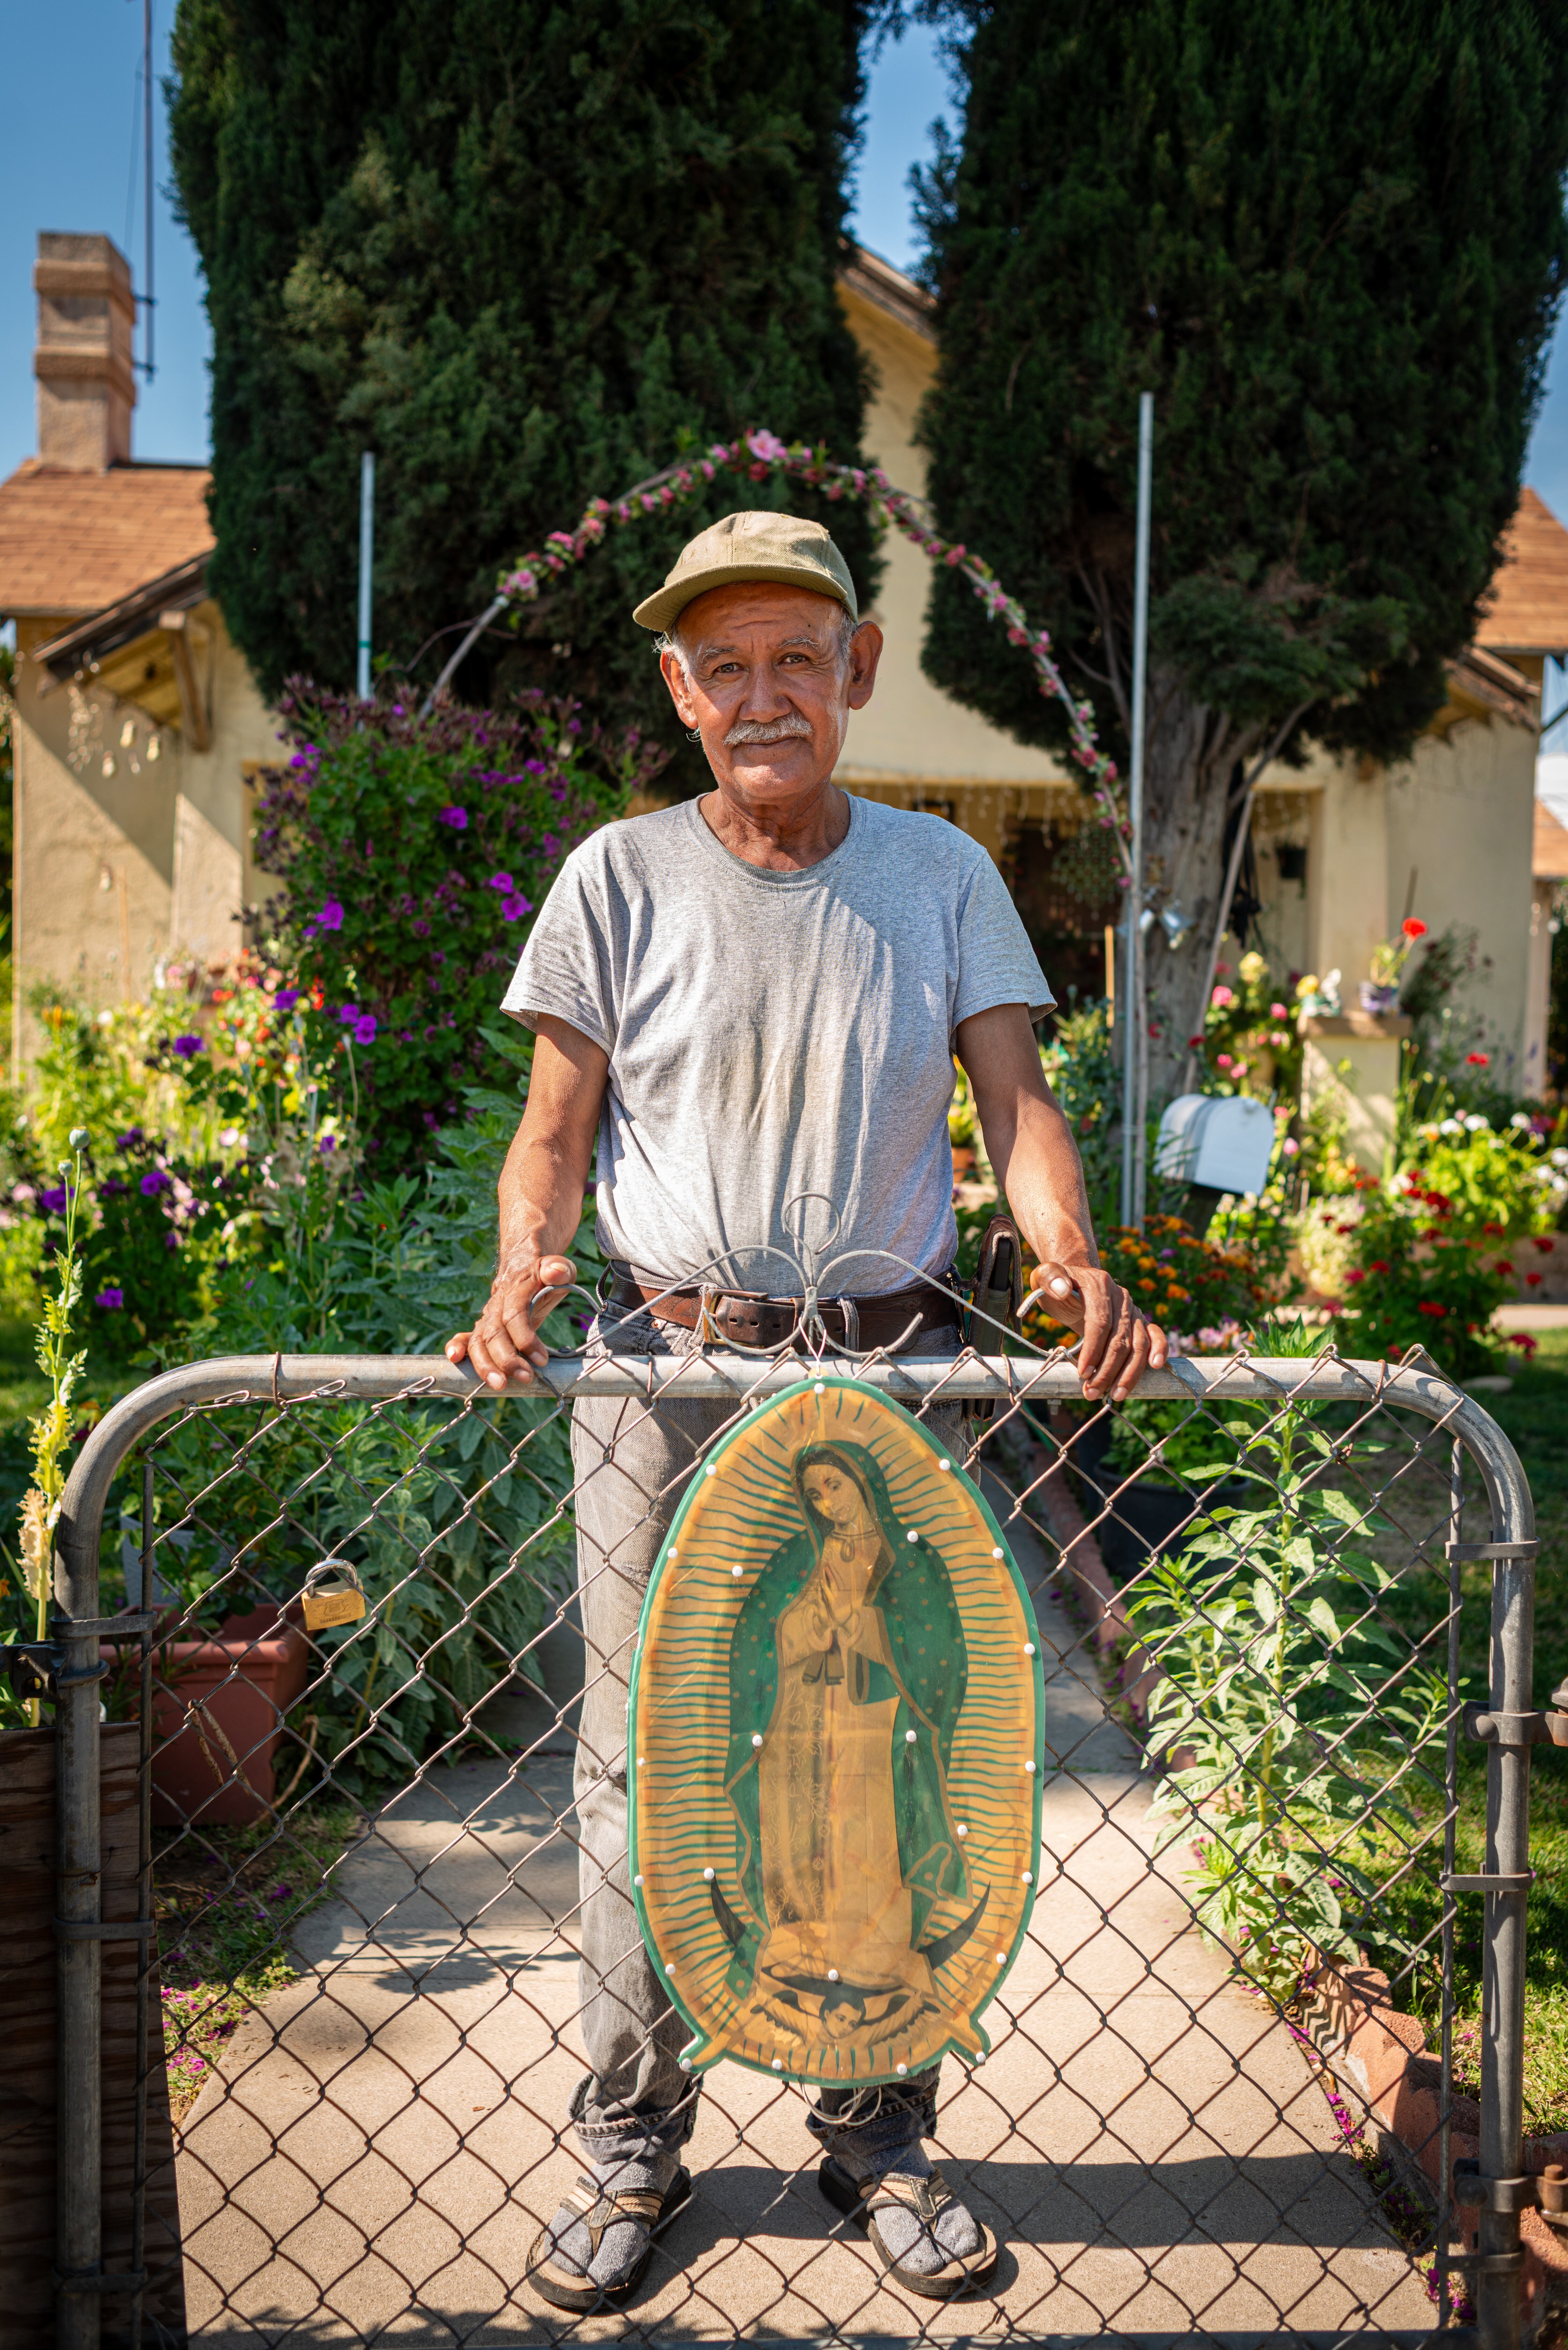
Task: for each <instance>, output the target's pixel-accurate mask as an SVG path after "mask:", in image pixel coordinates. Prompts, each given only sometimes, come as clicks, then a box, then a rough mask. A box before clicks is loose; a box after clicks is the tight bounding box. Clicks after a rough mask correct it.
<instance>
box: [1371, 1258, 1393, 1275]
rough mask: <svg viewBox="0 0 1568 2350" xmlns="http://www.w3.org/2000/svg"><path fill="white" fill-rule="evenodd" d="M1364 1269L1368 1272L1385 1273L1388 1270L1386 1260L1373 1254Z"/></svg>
mask: <svg viewBox="0 0 1568 2350" xmlns="http://www.w3.org/2000/svg"><path fill="white" fill-rule="evenodd" d="M1366 1270H1367V1272H1368V1273H1386V1272H1387V1270H1388V1266H1387V1263H1386V1259H1385V1258H1383V1257H1380V1256H1375V1257H1374V1258H1373V1260H1372V1262H1371V1263H1370V1264H1369V1265H1368V1266H1367V1268H1366Z"/></svg>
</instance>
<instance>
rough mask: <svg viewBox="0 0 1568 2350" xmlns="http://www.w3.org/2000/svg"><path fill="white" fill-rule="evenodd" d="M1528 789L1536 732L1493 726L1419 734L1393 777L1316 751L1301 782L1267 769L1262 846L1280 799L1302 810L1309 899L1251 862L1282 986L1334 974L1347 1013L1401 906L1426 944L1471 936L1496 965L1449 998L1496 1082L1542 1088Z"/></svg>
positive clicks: (1297, 831) (1461, 724)
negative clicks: (1535, 1016)
mask: <svg viewBox="0 0 1568 2350" xmlns="http://www.w3.org/2000/svg"><path fill="white" fill-rule="evenodd" d="M1534 790H1535V731H1534V729H1533V728H1532V727H1530V726H1519V725H1514V724H1512V723H1510V722H1509V721H1507V720H1506V719H1503V718H1501V717H1494V718H1490V719H1479V718H1475V719H1472V718H1463V719H1460V720H1459V721H1458V722H1457V723H1455V724H1453V725H1451V726H1450V727H1449V730H1448V732H1447V733H1445V734H1443V735H1441V736H1439V735H1437V734H1426V735H1423V736H1422V738H1421V740H1420V741H1419V742H1418V743H1417V745H1416V749H1415V753H1414V754H1413V756H1412V757H1411V758H1410V759H1408V760H1407V761H1405V762H1403V763H1401V764H1399V765H1397V766H1395V767H1390V768H1384V767H1377V766H1374V765H1373V764H1372V763H1371V762H1369V761H1368V762H1361V763H1357V762H1352V761H1342V760H1335V759H1330V758H1327V757H1326V756H1324V754H1321V753H1320V754H1318V755H1317V756H1316V757H1315V758H1314V760H1313V761H1312V762H1311V763H1310V764H1308V765H1307V766H1306V767H1305V768H1304V769H1303V770H1302V771H1300V772H1291V771H1288V770H1284V769H1276V770H1274V771H1272V774H1270V775H1268V776H1266V777H1265V778H1264V780H1263V783H1262V785H1261V787H1260V795H1259V818H1258V830H1259V835H1260V837H1261V838H1262V840H1263V842H1264V843H1266V842H1267V840H1268V837H1269V834H1270V829H1271V822H1272V819H1271V815H1270V806H1271V800H1272V798H1273V796H1274V795H1276V794H1277V795H1280V796H1281V797H1286V796H1288V797H1290V798H1291V800H1292V802H1293V807H1294V808H1295V810H1296V811H1298V814H1297V816H1296V820H1295V821H1294V822H1293V824H1292V826H1291V827H1290V829H1291V832H1292V835H1293V837H1298V838H1299V837H1303V836H1304V837H1306V839H1307V842H1308V848H1307V886H1306V890H1305V896H1304V901H1303V893H1302V891H1301V889H1300V887H1299V885H1297V884H1295V883H1283V882H1282V881H1281V880H1280V879H1279V877H1278V873H1277V869H1276V868H1275V867H1274V866H1273V863H1272V855H1271V854H1270V853H1269V852H1268V851H1267V849H1266V847H1265V849H1264V851H1263V853H1262V854H1261V855H1260V857H1259V875H1260V880H1261V883H1262V896H1263V899H1264V909H1263V916H1262V929H1263V932H1264V937H1265V941H1266V943H1267V944H1268V946H1269V948H1270V950H1271V961H1272V962H1273V964H1274V965H1275V975H1276V977H1277V978H1279V979H1280V980H1283V979H1284V977H1285V973H1286V972H1287V971H1288V970H1291V969H1294V970H1298V971H1301V970H1311V971H1314V972H1318V973H1319V975H1320V976H1321V975H1322V974H1324V973H1326V972H1330V971H1333V970H1335V969H1337V970H1338V971H1339V972H1341V974H1342V979H1341V987H1342V995H1343V1000H1344V1002H1345V1005H1346V1006H1347V1007H1349V1006H1351V1005H1354V1004H1355V1001H1356V988H1357V985H1358V983H1360V982H1361V981H1362V980H1363V979H1365V978H1366V976H1367V975H1368V972H1369V969H1370V965H1371V960H1372V951H1373V949H1374V948H1375V947H1376V945H1377V944H1378V942H1379V941H1381V940H1383V939H1391V938H1393V937H1395V936H1396V935H1397V931H1398V929H1399V925H1400V923H1401V921H1402V920H1404V917H1405V913H1406V910H1407V905H1408V907H1409V909H1410V910H1411V911H1412V912H1414V913H1416V914H1417V915H1418V916H1419V917H1420V919H1421V920H1423V921H1424V922H1425V923H1426V924H1427V925H1428V930H1429V931H1431V932H1432V933H1433V934H1434V935H1436V934H1437V933H1438V932H1440V931H1445V930H1447V929H1449V927H1450V926H1452V927H1455V928H1458V929H1459V930H1463V931H1470V930H1473V931H1477V932H1478V933H1479V941H1478V945H1479V951H1480V955H1481V956H1482V957H1483V958H1485V959H1486V961H1487V962H1488V963H1489V964H1490V968H1487V969H1484V975H1480V976H1478V978H1477V979H1476V980H1475V981H1474V982H1473V983H1470V984H1469V986H1468V987H1467V988H1466V989H1465V990H1464V991H1463V993H1461V994H1460V995H1459V997H1458V998H1457V999H1456V1009H1457V1012H1458V1014H1459V1018H1460V1019H1461V1021H1464V1022H1465V1023H1467V1024H1469V1022H1470V1021H1471V1020H1472V1019H1479V1020H1480V1022H1481V1023H1482V1024H1483V1026H1484V1029H1485V1041H1486V1044H1487V1046H1488V1048H1489V1049H1490V1050H1492V1051H1493V1052H1494V1053H1495V1055H1497V1060H1496V1063H1495V1066H1496V1070H1497V1074H1498V1075H1499V1076H1500V1077H1501V1080H1502V1082H1503V1083H1504V1084H1507V1085H1511V1086H1513V1087H1516V1088H1518V1089H1521V1090H1522V1089H1529V1088H1531V1087H1533V1086H1538V1085H1539V1084H1540V1075H1539V1072H1538V1071H1537V1072H1536V1074H1535V1075H1534V1076H1532V1073H1531V1071H1530V1069H1529V1068H1528V1067H1527V1066H1526V1053H1527V1045H1528V1041H1529V1040H1528V1035H1527V1026H1528V1007H1529V1003H1530V955H1531V923H1532V904H1531V889H1532V883H1531V853H1532V837H1533V824H1534ZM1303 802H1304V812H1303ZM1412 876H1414V889H1413V891H1412V887H1411V882H1412Z"/></svg>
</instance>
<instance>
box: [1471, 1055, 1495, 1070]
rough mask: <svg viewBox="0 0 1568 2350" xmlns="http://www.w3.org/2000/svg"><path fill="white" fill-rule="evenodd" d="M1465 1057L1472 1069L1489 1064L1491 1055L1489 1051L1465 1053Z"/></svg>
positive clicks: (1482, 1067)
mask: <svg viewBox="0 0 1568 2350" xmlns="http://www.w3.org/2000/svg"><path fill="white" fill-rule="evenodd" d="M1465 1058H1466V1060H1467V1061H1468V1062H1469V1065H1470V1066H1471V1068H1472V1069H1484V1068H1486V1067H1488V1066H1490V1061H1491V1055H1490V1053H1467V1054H1466V1055H1465Z"/></svg>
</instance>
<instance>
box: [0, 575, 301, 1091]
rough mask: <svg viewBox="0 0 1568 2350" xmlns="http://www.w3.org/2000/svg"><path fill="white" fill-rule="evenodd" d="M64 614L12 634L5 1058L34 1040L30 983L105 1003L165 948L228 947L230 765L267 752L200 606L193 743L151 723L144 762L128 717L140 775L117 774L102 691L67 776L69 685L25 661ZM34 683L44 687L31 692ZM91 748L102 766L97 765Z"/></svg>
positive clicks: (242, 792) (244, 819)
mask: <svg viewBox="0 0 1568 2350" xmlns="http://www.w3.org/2000/svg"><path fill="white" fill-rule="evenodd" d="M70 618H71V616H70V615H68V614H63V615H58V616H56V617H52V618H51V617H44V618H34V619H25V620H22V621H20V622H19V623H18V626H17V632H16V636H17V643H16V650H17V662H16V755H15V783H14V786H13V789H14V808H15V818H16V864H15V876H14V899H15V910H14V926H13V955H14V973H15V976H14V982H13V997H12V1022H11V1031H12V1051H13V1055H14V1065H15V1066H21V1065H22V1064H23V1063H24V1062H25V1061H26V1060H27V1059H29V1058H31V1056H32V1055H33V1053H34V1052H35V1051H36V1048H37V1045H38V1042H39V1038H38V1035H37V1031H36V1023H35V1022H34V1020H33V1018H32V1015H31V1014H30V1013H29V1011H28V1009H27V999H28V997H29V995H30V994H31V993H32V992H33V990H34V989H35V988H36V986H37V985H38V984H39V983H41V982H42V983H48V984H49V985H51V986H54V987H57V988H60V989H62V990H66V991H69V992H70V993H72V994H75V995H78V996H79V997H80V998H81V999H82V1000H83V1001H84V1002H86V1003H88V1004H90V1005H102V1004H106V1003H119V1002H122V1001H126V1000H129V999H131V998H134V997H137V996H140V995H142V994H144V993H146V991H147V989H148V988H149V986H150V985H151V982H152V978H153V974H154V972H155V969H156V967H157V965H158V964H159V962H161V961H162V960H163V959H165V958H167V957H168V956H169V955H170V954H171V953H172V952H175V951H192V952H196V953H199V954H201V955H202V957H203V959H212V958H215V957H217V956H220V955H226V954H231V953H233V952H234V951H235V950H236V949H237V947H238V946H239V945H240V943H241V932H240V929H239V924H238V921H237V920H236V917H237V915H238V911H239V907H240V903H241V901H242V899H243V898H244V897H245V896H247V895H250V894H252V891H251V886H250V875H249V872H248V871H247V866H246V858H247V851H246V840H247V836H248V831H249V809H248V805H247V803H248V799H249V794H248V793H247V791H246V789H245V785H244V765H243V763H244V762H245V761H247V760H251V761H254V760H265V759H268V758H272V757H275V755H276V752H277V735H276V730H275V725H274V723H273V722H272V720H271V719H270V718H269V717H268V715H267V712H266V710H265V706H264V704H263V702H262V700H261V697H260V695H259V694H258V693H257V691H256V690H255V687H254V683H253V681H252V680H251V676H250V672H249V671H248V669H247V668H246V666H245V663H244V660H243V659H242V658H241V656H240V655H239V654H238V653H237V652H236V651H235V650H234V646H233V645H232V643H231V642H230V640H229V637H228V633H227V630H226V629H224V627H223V616H222V614H221V613H220V612H219V610H218V608H217V606H216V605H215V604H213V603H211V602H209V603H206V604H203V605H202V606H200V607H199V608H197V610H196V611H195V612H193V613H192V616H191V623H192V626H193V627H197V628H199V629H201V630H202V634H203V636H204V639H205V642H204V644H203V645H202V648H201V660H200V661H199V663H198V676H199V678H200V680H201V681H202V684H203V686H204V687H205V690H206V692H207V696H208V706H209V711H210V713H211V715H210V726H211V743H210V746H209V748H208V749H207V750H206V751H205V752H197V751H195V750H194V749H193V748H192V746H191V745H190V744H189V743H186V741H185V739H184V737H183V735H182V733H181V731H180V729H179V728H178V727H165V728H163V729H161V733H160V738H159V750H160V755H159V757H158V758H157V759H156V760H155V761H154V760H150V759H149V758H148V757H147V756H146V750H145V741H146V734H147V731H148V730H147V728H146V726H145V724H144V723H143V724H141V725H140V727H139V737H140V740H139V742H138V744H137V746H136V747H137V753H138V758H139V764H140V774H133V773H132V772H131V769H130V758H129V756H128V755H126V754H125V753H124V752H122V751H121V749H120V747H119V732H120V727H121V724H122V722H123V720H124V719H125V718H126V717H129V716H130V715H131V714H132V713H131V711H130V705H129V704H120V703H113V704H110V703H109V699H108V697H107V696H105V697H102V699H103V701H104V702H105V704H106V708H105V723H104V729H103V736H104V739H103V743H102V746H101V749H100V750H99V752H98V753H97V754H95V756H94V757H93V758H92V759H91V760H89V761H88V764H87V765H86V767H85V768H84V770H83V772H81V773H80V774H78V773H76V772H75V771H74V770H73V768H72V766H71V765H70V763H69V760H68V758H67V749H68V743H69V729H70V717H71V698H70V695H69V693H68V692H67V690H66V688H65V687H64V686H57V685H52V683H51V682H50V681H48V680H47V676H46V673H45V671H43V670H42V669H41V667H40V666H39V664H38V663H37V662H36V661H35V660H33V659H32V658H31V654H32V651H33V649H34V648H35V647H36V646H37V645H39V644H43V643H46V642H47V640H48V639H49V638H51V637H53V636H56V635H57V634H58V633H59V631H60V629H62V628H64V627H65V626H67V624H68V621H69V619H70ZM45 685H49V689H50V690H49V691H45V692H40V687H41V686H45ZM105 756H109V757H112V759H113V761H114V772H113V773H112V775H107V776H106V775H104V774H103V772H102V767H103V760H104V757H105ZM177 878H178V882H179V899H180V904H179V909H178V910H179V914H180V921H179V931H180V933H181V934H180V935H176V925H175V916H176V905H175V885H176V879H177ZM122 908H123V911H122ZM127 934H129V947H130V959H129V967H128V965H127V961H126V956H125V951H124V949H125V945H126V942H127Z"/></svg>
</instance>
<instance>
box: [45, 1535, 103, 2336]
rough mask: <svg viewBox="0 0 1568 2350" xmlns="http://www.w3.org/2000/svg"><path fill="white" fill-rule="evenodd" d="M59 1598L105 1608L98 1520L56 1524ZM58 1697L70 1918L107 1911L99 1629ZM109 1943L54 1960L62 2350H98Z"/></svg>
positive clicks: (81, 1919) (61, 1910) (63, 1897)
mask: <svg viewBox="0 0 1568 2350" xmlns="http://www.w3.org/2000/svg"><path fill="white" fill-rule="evenodd" d="M55 1599H56V1602H57V1606H58V1607H59V1609H60V1611H61V1613H62V1615H64V1616H67V1617H74V1618H76V1619H77V1620H78V1622H80V1621H85V1622H87V1623H89V1624H90V1623H91V1622H92V1620H93V1618H94V1617H96V1616H97V1615H98V1612H99V1594H98V1526H97V1524H96V1523H95V1524H94V1527H93V1531H92V1541H91V1544H90V1546H89V1545H88V1544H86V1543H82V1544H73V1543H72V1542H71V1541H70V1530H69V1528H68V1527H67V1523H66V1520H65V1517H64V1513H63V1512H62V1516H61V1522H60V1523H59V1525H58V1526H57V1530H56V1550H55ZM60 1652H61V1664H60V1673H59V1679H58V1682H57V1688H58V1695H57V1698H56V1700H55V1804H56V1855H57V1870H58V1877H59V1882H58V1884H57V1887H56V1894H55V1898H56V1903H57V1910H56V1914H57V1917H59V1918H61V1919H62V1920H63V1921H65V1922H66V1923H67V1924H76V1925H85V1924H93V1923H96V1922H97V1921H98V1920H99V1918H101V1916H102V1914H103V1912H102V1886H101V1882H100V1877H99V1870H100V1868H101V1866H102V1864H101V1859H100V1855H99V1753H98V1749H99V1736H98V1728H99V1724H98V1709H99V1676H98V1661H99V1657H98V1636H97V1634H96V1632H93V1633H90V1634H89V1635H88V1637H86V1638H79V1637H78V1638H65V1639H62V1640H61V1642H60ZM102 1950H103V1945H102V1943H101V1942H98V1941H92V1940H71V1939H67V1938H66V1937H64V1936H62V1937H61V1939H60V1940H59V1944H58V1953H57V1976H56V1981H57V2008H56V2026H55V2028H56V2032H57V2056H56V2082H57V2096H58V2113H57V2122H56V2137H55V2146H56V2153H55V2161H56V2166H57V2168H56V2186H55V2266H56V2268H57V2271H58V2272H59V2276H60V2280H61V2290H60V2293H59V2297H58V2300H57V2303H56V2315H55V2335H54V2338H55V2343H56V2345H57V2350H97V2345H98V2340H99V2310H100V2308H101V2305H102V2304H101V2298H100V2296H99V2294H98V2293H95V2292H94V2291H92V2290H91V2289H90V2288H88V2290H87V2291H85V2292H84V2291H83V2290H82V2289H81V2287H80V2285H79V2284H78V2285H76V2289H75V2290H73V2289H72V2287H73V2283H74V2282H75V2281H76V2280H78V2279H79V2278H81V2277H83V2276H84V2275H88V2274H91V2273H92V2272H95V2271H97V2270H98V2268H99V2265H100V2262H101V2260H102V2256H103V2220H102V2210H103V2194H102V2170H103V2104H102V2085H101V2084H102V2074H101V2067H100V2064H99V2041H100V2036H101V2027H102V2005H103V2001H102V1983H101V1979H100V1975H99V1966H100V1962H101V1955H102Z"/></svg>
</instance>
